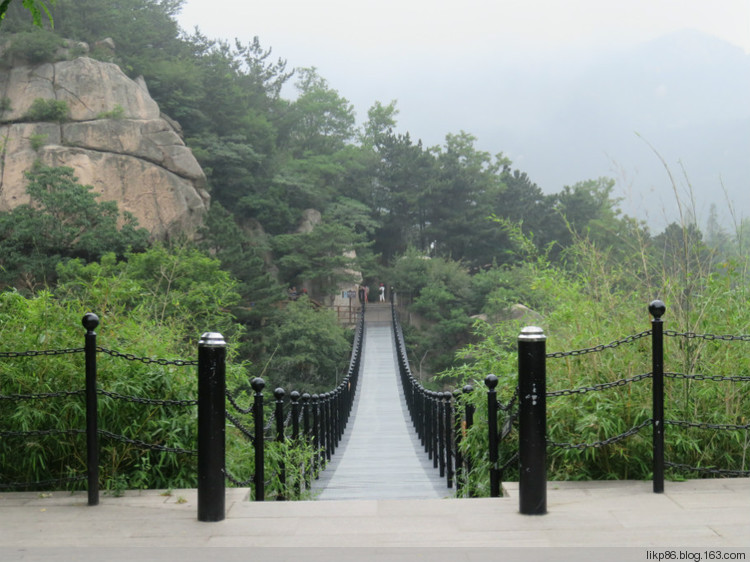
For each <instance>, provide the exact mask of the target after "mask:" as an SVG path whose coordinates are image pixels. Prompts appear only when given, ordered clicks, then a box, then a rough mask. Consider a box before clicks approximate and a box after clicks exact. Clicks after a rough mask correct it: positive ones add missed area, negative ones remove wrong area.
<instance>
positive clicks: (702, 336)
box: [664, 330, 750, 341]
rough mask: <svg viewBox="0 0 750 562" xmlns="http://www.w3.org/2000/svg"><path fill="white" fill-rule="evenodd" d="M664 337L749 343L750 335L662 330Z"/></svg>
mask: <svg viewBox="0 0 750 562" xmlns="http://www.w3.org/2000/svg"><path fill="white" fill-rule="evenodd" d="M664 335H665V336H669V337H673V338H676V337H680V338H685V339H688V340H706V341H750V335H740V336H733V335H729V334H726V335H717V334H696V333H695V332H676V331H675V330H664Z"/></svg>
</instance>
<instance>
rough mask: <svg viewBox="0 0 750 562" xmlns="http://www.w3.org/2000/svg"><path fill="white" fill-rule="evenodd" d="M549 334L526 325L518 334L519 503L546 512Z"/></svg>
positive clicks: (523, 507)
mask: <svg viewBox="0 0 750 562" xmlns="http://www.w3.org/2000/svg"><path fill="white" fill-rule="evenodd" d="M546 349H547V336H545V335H544V331H543V330H542V329H541V328H537V327H536V326H527V327H525V328H523V329H522V330H521V334H520V335H519V336H518V387H519V389H518V400H519V406H518V408H519V416H518V422H519V460H520V477H519V482H518V485H519V490H518V496H519V506H520V511H521V513H522V514H524V515H543V514H545V513H547V370H546V369H547V363H546V360H547V359H546V353H547V352H546Z"/></svg>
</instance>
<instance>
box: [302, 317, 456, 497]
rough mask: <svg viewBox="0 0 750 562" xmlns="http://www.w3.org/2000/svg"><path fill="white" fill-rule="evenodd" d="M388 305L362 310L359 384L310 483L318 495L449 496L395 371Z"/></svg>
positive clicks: (395, 364) (392, 336) (449, 493)
mask: <svg viewBox="0 0 750 562" xmlns="http://www.w3.org/2000/svg"><path fill="white" fill-rule="evenodd" d="M390 316H391V308H390V304H387V305H378V304H370V305H368V308H367V313H366V314H365V334H364V349H363V355H362V370H361V373H360V382H359V388H358V389H357V394H356V396H355V400H354V409H353V411H352V416H351V417H350V421H349V425H348V426H347V428H346V431H345V432H344V437H343V439H342V442H341V444H340V446H339V448H338V450H337V451H336V453H335V454H334V455H333V456H332V457H331V462H330V463H329V464H328V466H327V468H326V469H325V470H323V471H322V472H321V474H320V478H319V479H318V480H316V481H315V482H314V483H313V490H314V491H316V492H319V494H318V495H317V499H320V500H385V499H435V498H443V497H446V496H449V495H451V490H450V489H449V488H447V486H446V482H445V479H443V478H440V475H439V472H438V470H437V469H434V468H433V465H432V461H430V460H429V459H428V458H427V454H426V453H425V452H424V449H423V447H422V446H421V444H420V442H419V438H418V437H417V434H416V432H415V430H414V427H413V425H412V422H411V419H410V417H409V412H408V410H407V408H406V402H405V401H404V397H403V390H402V388H401V383H400V380H399V376H398V364H397V362H396V351H395V344H394V335H393V327H392V326H391V323H390Z"/></svg>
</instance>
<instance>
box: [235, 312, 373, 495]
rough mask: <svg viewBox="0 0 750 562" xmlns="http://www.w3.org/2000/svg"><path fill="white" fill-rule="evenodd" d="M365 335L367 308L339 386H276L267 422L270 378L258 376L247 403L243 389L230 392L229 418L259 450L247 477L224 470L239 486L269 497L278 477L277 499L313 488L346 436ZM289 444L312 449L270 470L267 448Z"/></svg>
mask: <svg viewBox="0 0 750 562" xmlns="http://www.w3.org/2000/svg"><path fill="white" fill-rule="evenodd" d="M363 337H364V311H362V312H361V313H360V315H359V318H358V322H357V325H356V329H355V333H354V343H353V346H352V354H351V357H350V360H349V367H348V370H347V374H346V376H344V377H343V379H342V381H341V382H340V383H339V384H338V385H337V386H336V388H334V389H333V390H331V391H329V392H324V393H321V394H312V395H310V394H309V393H302V394H301V393H299V392H298V391H296V390H295V391H292V392H291V393H290V394H289V395H288V398H287V393H286V391H285V390H284V389H283V388H276V389H275V390H274V392H273V396H274V402H273V408H272V414H271V415H269V416H268V421H267V422H265V421H264V420H265V419H266V416H265V415H264V410H265V407H266V405H265V404H264V399H263V398H264V397H263V390H264V389H265V386H266V382H265V381H264V380H263V379H261V378H255V379H253V380H252V382H251V387H252V389H253V402H252V404H250V405H249V406H247V407H243V406H241V405H240V404H239V403H238V400H237V398H236V395H237V394H239V393H238V392H234V393H232V392H226V398H227V403H228V409H227V411H226V412H225V418H226V419H227V420H228V421H229V423H230V424H231V426H232V427H234V428H235V429H236V430H238V431H239V432H240V434H241V435H243V436H244V437H245V438H247V441H248V442H249V444H250V445H251V446H252V447H253V449H254V459H255V461H254V472H253V473H252V474H251V475H249V476H248V477H247V478H246V479H241V478H239V477H237V476H236V475H233V474H231V473H230V472H229V471H228V470H225V469H223V474H224V476H225V478H226V479H227V480H228V481H229V482H230V483H232V484H233V485H235V486H247V485H252V492H253V499H254V500H255V501H264V500H265V499H266V488H267V487H268V485H269V484H270V483H271V482H272V481H276V482H277V483H278V486H276V488H277V489H278V492H277V495H276V498H275V499H277V500H284V499H288V498H292V497H299V496H300V494H301V492H302V489H303V488H304V489H305V490H309V489H310V488H311V486H312V480H313V479H314V478H316V477H317V474H318V472H319V471H320V470H322V469H324V468H325V466H326V464H327V463H328V462H329V461H330V460H331V456H332V455H333V454H335V452H336V449H337V448H338V446H339V443H340V441H341V439H342V437H343V435H344V430H345V429H346V426H347V423H348V420H349V416H350V414H351V411H352V407H353V405H354V396H355V393H356V390H357V387H358V381H359V372H360V364H361V358H362V345H363ZM230 409H231V412H230V411H229V410H230ZM270 444H274V445H270ZM288 445H291V446H294V445H306V446H307V447H306V449H307V450H309V451H310V454H309V456H307V457H306V458H302V459H300V458H296V459H294V460H293V462H294V464H295V466H287V461H285V460H281V461H280V462H276V463H274V464H273V466H274V468H273V470H272V471H271V472H268V473H267V470H266V465H267V464H268V463H266V449H267V448H268V447H270V446H275V447H282V448H283V447H286V446H288ZM303 448H304V447H303Z"/></svg>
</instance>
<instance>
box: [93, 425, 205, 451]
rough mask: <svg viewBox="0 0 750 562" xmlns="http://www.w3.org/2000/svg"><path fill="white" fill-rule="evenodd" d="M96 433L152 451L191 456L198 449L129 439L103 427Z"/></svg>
mask: <svg viewBox="0 0 750 562" xmlns="http://www.w3.org/2000/svg"><path fill="white" fill-rule="evenodd" d="M98 434H99V435H103V436H104V437H109V438H110V439H114V440H115V441H120V442H122V443H127V444H128V445H135V446H136V447H140V448H141V449H150V450H152V451H160V452H162V453H178V454H183V455H192V456H197V455H198V451H193V450H188V449H180V448H177V447H165V446H164V445H157V444H155V443H146V442H144V441H139V440H138V439H130V438H128V437H125V436H124V435H118V434H117V433H112V432H111V431H106V430H104V429H100V430H99V431H98Z"/></svg>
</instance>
